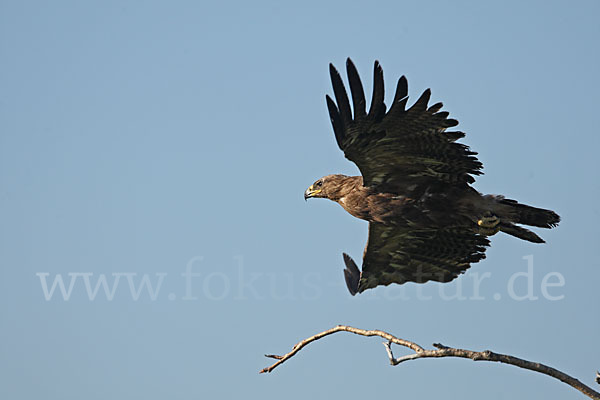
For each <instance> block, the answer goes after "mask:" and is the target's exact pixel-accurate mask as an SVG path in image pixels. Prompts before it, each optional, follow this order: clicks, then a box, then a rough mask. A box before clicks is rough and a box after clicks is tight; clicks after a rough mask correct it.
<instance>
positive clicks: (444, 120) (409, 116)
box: [326, 59, 482, 195]
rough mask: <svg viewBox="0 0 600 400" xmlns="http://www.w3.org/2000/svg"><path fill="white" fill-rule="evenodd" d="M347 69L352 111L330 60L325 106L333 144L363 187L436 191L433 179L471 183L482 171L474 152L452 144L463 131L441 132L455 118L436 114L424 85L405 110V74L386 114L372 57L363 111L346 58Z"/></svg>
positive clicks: (359, 91) (356, 80) (361, 94)
mask: <svg viewBox="0 0 600 400" xmlns="http://www.w3.org/2000/svg"><path fill="white" fill-rule="evenodd" d="M346 68H347V72H348V81H349V84H350V92H351V93H352V104H353V109H354V114H353V113H352V111H351V109H350V101H349V99H348V95H347V93H346V89H345V87H344V84H343V82H342V78H341V77H340V74H339V73H338V71H337V70H336V69H335V68H334V67H333V65H331V64H330V65H329V72H330V75H331V81H332V84H333V91H334V94H335V99H336V102H334V101H333V100H332V99H331V98H330V97H329V96H327V97H326V99H327V107H328V109H329V116H330V118H331V123H332V125H333V130H334V132H335V138H336V140H337V143H338V146H339V147H340V149H342V150H343V151H344V154H345V156H346V158H348V159H349V160H351V161H353V162H354V163H355V164H356V165H357V166H358V168H359V169H360V172H361V174H362V176H363V182H364V185H365V186H371V187H379V188H380V189H381V191H383V192H387V193H400V194H403V195H409V194H410V193H412V192H413V191H416V192H419V190H421V192H422V191H425V190H426V188H429V190H430V191H431V190H432V189H433V190H435V187H439V186H438V185H436V183H441V184H442V186H443V184H451V185H461V184H466V183H471V182H473V181H474V178H473V175H480V174H481V171H480V170H481V168H482V165H481V163H480V162H479V160H477V158H476V157H475V155H476V154H477V153H475V152H472V151H470V150H469V148H468V147H467V146H465V145H464V144H459V143H455V141H456V140H457V139H459V138H461V137H463V136H464V133H462V132H458V131H454V132H447V131H446V129H447V128H450V127H452V126H456V125H458V121H456V120H454V119H449V118H448V113H447V112H440V109H441V108H442V103H437V104H434V105H432V106H428V102H429V97H430V95H431V92H430V90H429V89H427V90H426V91H425V92H423V94H422V95H421V97H419V99H418V100H417V101H416V102H415V104H413V105H412V107H410V108H408V109H406V103H407V100H408V85H407V81H406V78H405V77H404V76H403V77H401V78H400V80H399V81H398V85H397V88H396V94H395V96H394V100H393V103H392V106H391V107H390V110H389V111H388V112H387V113H386V106H385V103H384V87H383V70H382V69H381V66H380V65H379V63H378V62H377V61H376V62H375V72H374V81H373V98H372V100H371V107H370V109H369V112H368V113H367V112H366V108H365V106H366V100H365V94H364V90H363V87H362V83H361V81H360V78H359V76H358V72H357V70H356V67H355V66H354V64H353V63H352V61H351V60H350V59H348V60H347V62H346ZM440 190H443V189H441V188H440Z"/></svg>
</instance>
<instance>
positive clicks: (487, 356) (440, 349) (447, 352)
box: [260, 325, 600, 400]
mask: <svg viewBox="0 0 600 400" xmlns="http://www.w3.org/2000/svg"><path fill="white" fill-rule="evenodd" d="M336 332H350V333H354V334H356V335H361V336H379V337H382V338H384V339H386V340H387V341H386V342H384V343H383V344H384V346H385V349H386V352H387V355H388V358H389V361H390V364H392V365H398V364H400V363H402V362H405V361H409V360H417V359H419V358H440V357H459V358H468V359H471V360H473V361H491V362H500V363H503V364H510V365H514V366H516V367H519V368H524V369H528V370H531V371H536V372H539V373H541V374H544V375H548V376H551V377H552V378H555V379H558V380H559V381H561V382H564V383H566V384H567V385H569V386H571V387H573V388H575V389H577V390H579V391H580V392H581V393H583V394H585V395H586V396H588V397H589V398H591V399H595V400H600V393H598V392H596V391H595V390H593V389H592V388H590V387H589V386H587V385H584V384H583V383H581V382H580V381H579V380H577V379H575V378H573V377H572V376H570V375H567V374H565V373H564V372H561V371H559V370H557V369H555V368H552V367H549V366H547V365H544V364H541V363H536V362H532V361H527V360H523V359H521V358H518V357H513V356H509V355H506V354H500V353H494V352H492V351H490V350H484V351H472V350H465V349H457V348H452V347H447V346H444V345H442V344H440V343H434V344H433V347H435V348H436V349H435V350H427V349H424V348H423V347H421V346H419V345H418V344H416V343H414V342H411V341H409V340H405V339H400V338H397V337H396V336H394V335H391V334H389V333H387V332H384V331H380V330H364V329H359V328H353V327H351V326H345V325H338V326H336V327H334V328H331V329H328V330H326V331H323V332H321V333H318V334H316V335H314V336H311V337H309V338H306V339H304V340H302V341H300V342H298V343H297V344H296V345H295V346H294V347H293V348H292V351H290V352H289V353H287V354H284V355H283V356H278V355H273V354H267V355H265V356H266V357H269V358H274V359H276V360H277V362H275V363H274V364H272V365H271V366H269V367H266V368H264V369H262V370H261V371H260V373H264V372H271V371H273V370H274V369H275V368H277V367H278V366H279V365H281V364H283V363H284V362H286V361H287V360H289V359H290V358H292V357H293V356H295V355H296V354H297V353H298V352H299V351H300V350H302V348H304V346H306V345H308V344H309V343H312V342H314V341H316V340H319V339H322V338H324V337H325V336H329V335H331V334H334V333H336ZM392 344H397V345H399V346H403V347H407V348H409V349H411V350H412V351H414V353H412V354H408V355H405V356H402V357H398V358H395V357H394V354H393V352H392ZM599 376H600V375H598V373H597V378H596V379H597V380H598V379H600V378H599ZM599 383H600V382H599Z"/></svg>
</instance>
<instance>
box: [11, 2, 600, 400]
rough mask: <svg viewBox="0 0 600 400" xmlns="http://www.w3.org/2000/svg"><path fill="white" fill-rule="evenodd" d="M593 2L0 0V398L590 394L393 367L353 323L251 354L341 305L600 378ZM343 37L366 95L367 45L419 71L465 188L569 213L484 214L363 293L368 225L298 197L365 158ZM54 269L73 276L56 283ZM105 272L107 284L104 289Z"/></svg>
mask: <svg viewBox="0 0 600 400" xmlns="http://www.w3.org/2000/svg"><path fill="white" fill-rule="evenodd" d="M599 13H600V5H599V4H598V3H597V2H595V1H579V2H576V3H570V4H567V3H566V2H558V1H544V2H542V1H531V2H526V3H525V2H513V1H508V2H501V3H499V2H493V3H492V2H475V1H472V2H467V1H461V2H442V1H439V2H435V1H433V2H419V3H417V2H397V1H396V2H369V3H367V2H362V3H359V2H323V3H321V2H304V3H302V5H301V4H300V3H297V4H285V3H282V2H276V1H272V2H265V1H262V2H229V3H225V2H223V3H208V2H194V1H176V2H157V1H147V2H135V1H104V2H78V1H57V2H41V1H1V2H0V59H1V60H2V62H1V63H0V204H1V206H0V271H1V272H2V279H0V326H1V329H0V360H1V361H0V377H1V378H0V397H2V398H7V399H8V398H10V399H17V398H23V399H25V398H48V399H62V400H65V399H82V398H85V399H107V398H116V399H131V398H145V399H162V398H174V399H194V398H207V396H212V397H218V398H232V397H234V396H237V397H239V396H246V397H251V398H255V397H259V396H260V397H261V398H267V399H270V398H281V397H282V396H285V397H286V398H289V399H305V398H308V397H310V398H324V397H332V396H335V397H348V398H361V397H365V396H372V393H373V392H374V391H376V393H377V394H378V395H380V396H386V397H387V396H394V395H395V396H402V397H406V398H415V397H418V398H440V397H442V396H443V397H453V398H463V399H479V398H481V396H482V395H483V394H484V393H485V397H486V398H490V399H505V398H514V397H518V398H529V397H537V398H549V399H555V398H556V399H558V398H560V399H571V398H572V399H578V398H581V395H580V394H579V393H578V392H576V391H574V390H572V389H571V388H569V387H568V386H566V385H564V384H562V383H560V382H557V381H553V380H551V379H550V378H547V377H544V376H541V375H536V374H534V373H531V372H528V371H524V370H519V369H516V368H513V367H509V366H502V365H494V364H474V363H472V362H470V361H467V360H450V359H443V360H427V361H425V360H423V361H415V362H412V363H407V364H402V365H399V366H397V367H391V366H389V364H388V362H387V359H386V355H385V351H384V348H383V346H381V344H380V342H381V340H378V339H367V338H360V337H356V336H352V335H346V336H344V335H343V334H339V335H340V336H333V337H330V338H328V339H326V340H325V341H323V342H320V343H316V344H314V345H312V346H310V347H308V348H306V349H305V350H303V352H302V353H301V354H300V355H298V356H297V357H296V358H295V359H293V360H292V361H290V362H289V363H287V364H286V365H284V366H282V367H281V368H280V369H278V370H276V371H275V372H274V373H272V374H270V375H267V376H265V375H258V373H257V372H258V371H259V370H260V369H261V368H262V367H264V366H266V365H268V364H269V360H267V359H265V358H264V357H263V354H264V353H283V352H286V351H287V350H289V349H290V348H291V346H292V345H293V344H294V343H296V342H297V341H298V340H300V339H302V338H304V337H307V336H310V335H312V334H314V333H317V332H319V331H321V330H325V329H327V328H330V327H332V326H334V325H336V324H349V325H354V326H357V327H361V328H365V329H376V328H377V329H383V330H387V331H389V332H392V333H394V334H397V335H398V336H401V337H404V338H407V339H411V340H414V341H416V342H418V343H420V344H421V345H423V346H429V345H430V344H431V343H432V342H442V343H444V344H446V345H452V346H457V347H464V348H471V349H475V350H479V349H481V350H483V349H486V348H490V349H492V350H495V351H498V352H505V353H509V354H514V355H517V356H520V357H523V358H526V359H531V360H534V361H540V362H544V363H546V364H549V365H551V366H555V367H558V368H560V369H562V370H564V371H565V372H567V373H570V374H572V375H574V376H576V377H578V378H580V379H581V380H582V381H584V382H586V383H588V384H590V385H594V383H593V376H594V373H595V371H596V370H597V369H599V368H600V364H599V360H600V349H598V346H597V338H598V335H599V334H600V320H599V319H598V318H597V307H598V304H599V300H600V295H599V294H598V282H600V262H599V261H598V257H597V248H598V226H599V224H600V215H599V212H598V208H597V199H598V197H599V196H600V184H599V179H598V170H599V167H600V165H599V161H598V155H597V153H598V151H597V149H598V146H599V145H600V140H599V139H598V137H599V135H598V126H600V116H599V115H600V114H598V112H597V110H596V107H597V103H598V100H597V99H598V92H599V90H600V78H599V77H598V73H597V71H598V65H599V64H600V51H599V50H598V46H597V43H598V41H599V40H600V25H599V24H598V21H597V19H598V15H599ZM348 56H350V57H352V59H353V60H354V61H355V63H356V65H357V67H358V69H359V71H360V72H361V75H362V76H363V81H364V83H365V86H366V90H367V92H368V93H370V82H371V76H370V74H371V71H372V63H373V61H374V60H375V59H378V60H380V61H381V64H382V66H383V69H384V73H385V77H386V82H387V86H388V88H390V87H393V86H394V84H395V80H396V79H397V78H398V77H399V76H401V75H406V76H407V78H408V81H409V92H410V94H411V96H412V99H413V100H414V99H416V98H417V96H418V95H419V94H420V93H421V92H422V91H423V90H424V89H426V88H428V87H431V88H432V92H433V95H432V101H443V102H444V104H445V109H446V110H448V111H450V113H451V115H452V116H453V117H454V118H457V119H458V120H459V121H460V122H461V125H460V127H461V129H462V130H464V131H465V132H467V137H466V138H465V139H463V142H464V143H467V144H469V145H470V146H471V147H472V149H473V150H475V151H478V152H479V157H480V159H481V160H482V161H483V163H484V166H485V169H484V172H485V175H483V176H482V177H480V178H479V179H478V180H477V182H476V184H475V186H476V188H477V189H478V190H480V191H481V192H484V193H501V194H505V195H507V196H510V197H511V198H516V199H519V200H520V201H522V202H525V203H528V204H532V205H536V206H540V207H546V208H552V209H554V210H556V211H557V212H558V213H559V214H560V215H561V216H562V217H563V222H562V223H561V225H560V226H559V227H558V228H557V229H555V230H552V231H545V230H544V231H542V232H539V231H538V233H540V235H541V236H543V237H544V238H545V239H546V240H547V242H548V243H547V244H545V245H534V244H531V243H527V242H523V241H519V240H517V239H514V238H512V237H507V236H501V235H497V236H495V237H494V238H493V240H492V247H491V248H490V249H489V250H488V253H487V254H488V258H487V259H486V260H484V261H482V262H481V263H479V264H477V265H474V266H473V267H472V268H471V269H470V270H469V271H468V272H467V273H466V274H465V275H464V276H462V277H460V279H458V280H455V281H454V282H452V283H450V284H447V285H444V286H440V285H437V284H435V283H432V284H427V285H423V286H417V285H412V284H409V285H405V286H402V287H398V286H395V287H389V288H379V289H376V290H372V291H370V292H367V293H364V294H363V295H361V296H357V297H351V296H350V295H349V294H348V293H347V290H346V288H345V287H344V284H343V278H342V269H343V266H342V264H343V263H342V259H341V253H342V252H343V251H345V252H348V253H349V254H351V255H352V256H353V257H354V258H355V259H359V258H360V255H361V254H362V249H363V246H364V243H365V241H366V235H367V224H366V223H365V222H364V221H359V220H357V219H354V218H353V217H351V216H349V215H347V214H346V213H345V212H344V211H343V210H342V209H341V208H340V207H339V206H337V205H335V204H333V203H331V202H327V201H324V200H321V201H319V200H314V201H309V202H308V203H305V202H304V200H303V198H302V194H303V192H304V190H305V188H306V187H307V186H308V185H310V184H311V183H312V182H313V181H314V180H315V179H316V178H318V177H320V176H322V175H326V174H328V173H346V174H356V173H357V169H356V167H355V166H354V165H353V164H351V163H350V162H349V161H347V160H345V159H344V157H343V154H342V153H341V152H340V151H339V150H338V148H337V146H336V144H335V140H334V136H333V132H332V129H331V126H330V123H329V120H328V116H327V112H326V107H325V101H324V96H325V94H326V93H331V88H330V83H329V78H328V71H327V65H328V63H329V62H333V63H334V64H336V65H338V66H339V67H343V63H344V61H345V59H346V57H348ZM388 96H390V97H389V98H388V102H389V100H391V94H390V93H388ZM528 268H530V269H528ZM186 271H188V272H189V274H197V275H189V274H188V275H187V276H189V278H186V276H184V274H186ZM69 273H71V275H69ZM486 273H487V274H488V275H486ZM519 273H520V275H515V274H519ZM549 274H550V275H549ZM58 277H60V278H61V279H63V281H64V285H65V293H66V297H63V295H62V293H61V291H60V287H59V286H56V287H55V290H54V292H52V293H50V292H49V291H50V289H51V287H52V283H53V282H57V281H56V279H57V278H58ZM102 277H104V278H106V282H107V286H106V288H107V289H109V290H108V294H107V293H106V292H105V291H104V289H103V287H102V286H98V292H97V293H96V294H95V296H93V294H94V293H93V289H94V288H95V287H96V284H97V282H98V280H99V279H102ZM560 277H562V279H563V280H564V284H562V285H560V282H561V281H560V279H561V278H560ZM144 279H146V281H145V282H146V283H149V284H150V286H151V289H152V290H150V291H148V290H147V288H148V287H147V286H140V285H142V283H143V282H144ZM480 279H483V280H481V284H480V286H479V289H478V290H479V291H478V294H477V293H475V292H474V291H475V284H474V282H475V281H477V280H480ZM544 279H546V281H545V282H546V283H548V282H550V283H555V284H556V286H553V287H549V288H547V291H546V292H543V290H542V286H543V283H544ZM71 282H73V286H72V291H71V292H70V293H67V292H68V289H69V285H70V283H71ZM86 282H88V283H89V288H87V289H91V290H92V292H89V290H86ZM115 282H116V283H115ZM44 283H45V284H46V285H47V287H46V289H47V291H46V292H45V291H44ZM159 284H160V285H159ZM140 287H141V290H140ZM113 288H114V293H111V289H113ZM440 290H442V292H440ZM529 290H531V292H528V291H529ZM90 295H92V296H91V297H92V299H90ZM525 297H527V298H525ZM534 298H536V299H534ZM397 353H398V354H400V353H401V351H400V350H397Z"/></svg>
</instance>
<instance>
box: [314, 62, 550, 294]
mask: <svg viewBox="0 0 600 400" xmlns="http://www.w3.org/2000/svg"><path fill="white" fill-rule="evenodd" d="M346 69H347V73H348V81H349V84H350V92H351V94H352V109H353V112H352V110H351V106H350V100H349V98H348V95H347V93H346V89H345V87H344V84H343V82H342V78H341V77H340V75H339V73H338V72H337V70H336V69H335V68H334V67H333V65H331V64H330V66H329V71H330V75H331V81H332V84H333V91H334V95H335V99H336V101H333V100H332V99H331V98H330V97H329V96H326V100H327V107H328V109H329V115H330V118H331V123H332V125H333V131H334V133H335V138H336V141H337V144H338V146H339V147H340V149H341V150H342V151H343V152H344V155H345V156H346V158H348V159H349V160H351V161H353V162H354V163H355V164H356V165H357V166H358V168H359V170H360V172H361V174H362V176H345V175H328V176H325V177H323V178H321V179H319V180H317V181H316V182H315V183H314V184H313V185H311V186H310V187H309V188H308V189H307V190H306V192H305V194H304V197H305V199H307V198H311V197H322V198H327V199H330V200H333V201H335V202H337V203H338V204H340V205H341V206H342V207H344V209H345V210H346V211H348V212H349V213H350V214H352V215H353V216H355V217H357V218H360V219H364V220H367V221H369V240H368V243H367V246H366V248H365V252H364V255H363V265H362V272H361V271H360V270H359V269H358V266H357V265H356V264H355V263H354V261H353V260H352V258H350V257H349V256H348V255H347V254H344V262H345V264H346V269H345V270H344V275H345V278H346V284H347V285H348V289H349V290H350V293H351V294H352V295H354V294H356V293H360V292H362V291H364V290H366V289H369V288H374V287H376V286H379V285H389V284H390V283H400V284H401V283H405V282H418V283H423V282H427V281H430V280H432V281H438V282H449V281H451V280H452V279H454V278H455V277H457V276H458V275H459V274H461V273H463V272H464V271H465V270H467V268H469V267H470V264H471V263H474V262H477V261H479V260H481V259H483V258H485V248H486V247H487V246H488V245H489V240H488V239H487V236H490V235H493V234H495V233H496V232H498V231H502V232H505V233H508V234H510V235H513V236H516V237H518V238H520V239H524V240H528V241H531V242H535V243H543V242H544V241H543V240H542V239H541V238H540V237H539V236H537V235H536V234H535V233H533V232H531V231H529V230H527V229H526V228H524V227H522V226H519V225H517V224H524V225H531V226H537V227H542V228H551V227H554V226H556V225H557V224H558V222H559V221H560V217H559V216H558V215H557V214H556V213H554V212H553V211H550V210H544V209H540V208H535V207H531V206H527V205H524V204H520V203H518V202H517V201H515V200H510V199H505V198H504V197H503V196H497V195H485V196H484V195H481V194H480V193H479V192H477V191H476V190H475V189H473V188H472V187H471V186H470V184H471V183H473V182H474V181H475V178H474V176H476V175H480V174H481V168H482V164H481V162H479V160H478V159H477V158H476V157H475V156H476V154H477V153H475V152H472V151H471V150H470V149H469V148H468V147H467V146H466V145H464V144H460V143H456V140H458V139H460V138H462V137H464V136H465V134H464V133H463V132H460V131H447V129H448V128H451V127H453V126H456V125H458V121H456V120H454V119H450V118H448V113H447V112H445V111H440V110H441V108H442V103H436V104H434V105H432V106H428V103H429V98H430V96H431V91H430V90H429V89H427V90H426V91H425V92H424V93H423V94H422V95H421V97H419V99H418V100H417V101H416V102H415V103H414V104H413V105H412V106H411V107H410V108H408V109H407V108H406V105H407V101H408V84H407V81H406V78H405V77H404V76H403V77H401V78H400V80H399V81H398V84H397V87H396V94H395V96H394V100H393V102H392V106H391V107H390V109H389V111H387V112H386V106H385V103H384V84H383V71H382V69H381V67H380V65H379V63H378V62H375V70H374V82H373V96H372V101H371V107H370V109H369V111H368V112H367V111H366V100H365V95H364V91H363V87H362V83H361V81H360V78H359V75H358V72H357V70H356V68H355V66H354V64H353V63H352V61H351V60H350V59H348V60H347V63H346Z"/></svg>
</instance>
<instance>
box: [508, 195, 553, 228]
mask: <svg viewBox="0 0 600 400" xmlns="http://www.w3.org/2000/svg"><path fill="white" fill-rule="evenodd" d="M499 203H500V204H505V205H507V206H509V207H510V208H511V211H512V213H513V215H514V217H513V222H516V223H518V224H523V225H530V226H538V227H540V228H554V227H555V226H557V225H558V223H559V222H560V217H559V216H558V214H557V213H555V212H554V211H552V210H545V209H543V208H537V207H531V206H527V205H525V204H521V203H519V202H518V201H516V200H511V199H502V200H500V201H499Z"/></svg>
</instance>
